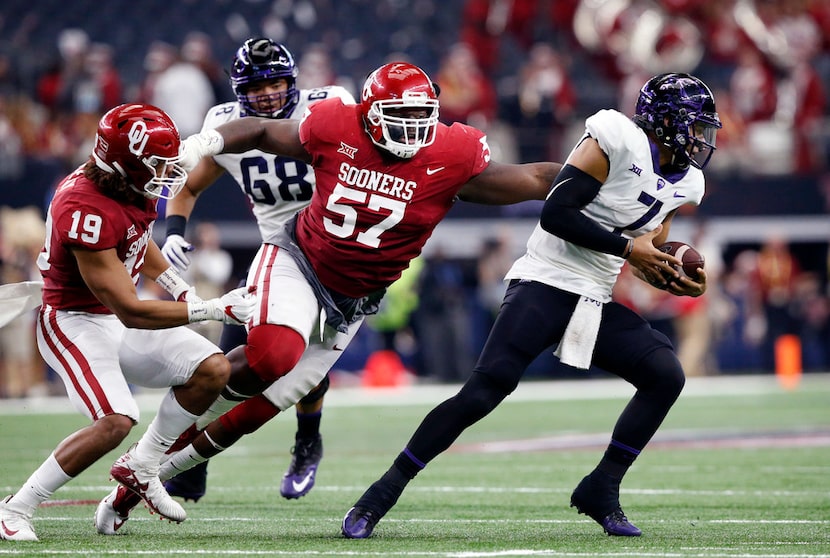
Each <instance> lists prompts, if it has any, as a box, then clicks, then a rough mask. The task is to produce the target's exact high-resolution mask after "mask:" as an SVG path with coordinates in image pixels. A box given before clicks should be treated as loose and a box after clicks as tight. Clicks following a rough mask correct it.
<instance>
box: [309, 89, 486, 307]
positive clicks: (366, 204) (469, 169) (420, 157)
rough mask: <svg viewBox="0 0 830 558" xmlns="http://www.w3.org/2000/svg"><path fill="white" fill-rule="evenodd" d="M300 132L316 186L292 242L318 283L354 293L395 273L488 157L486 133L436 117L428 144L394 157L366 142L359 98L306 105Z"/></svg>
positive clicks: (388, 280)
mask: <svg viewBox="0 0 830 558" xmlns="http://www.w3.org/2000/svg"><path fill="white" fill-rule="evenodd" d="M300 138H301V140H302V142H303V144H304V145H305V148H306V149H307V150H308V152H309V153H311V155H312V166H313V167H314V169H315V172H316V175H317V192H316V193H315V195H314V197H313V198H312V201H311V205H309V206H308V207H307V208H305V209H304V210H303V211H301V212H300V214H299V218H298V220H297V241H298V242H299V244H300V247H301V248H302V250H303V252H304V253H305V255H306V257H307V258H308V260H309V261H310V262H311V265H312V266H313V267H314V270H315V272H316V273H317V276H318V277H319V279H320V281H321V282H322V283H323V285H325V286H326V287H327V288H329V289H331V290H333V291H335V292H338V293H341V294H344V295H347V296H350V297H354V298H358V297H362V296H366V295H367V294H369V293H372V292H375V291H377V290H379V289H382V288H384V287H387V286H388V285H390V284H391V283H392V282H393V281H395V280H396V279H397V278H398V277H400V274H401V272H402V271H403V270H404V269H406V268H407V267H408V266H409V262H410V261H411V260H412V259H413V258H415V257H417V256H418V255H419V254H420V253H421V249H422V248H423V246H424V244H425V243H426V241H427V240H428V239H429V237H430V235H431V234H432V231H433V230H434V229H435V226H436V225H437V224H438V223H439V222H440V221H441V219H442V218H443V217H444V216H445V215H446V213H447V212H448V211H449V210H450V208H451V207H452V205H453V203H454V201H455V199H456V194H457V193H458V191H459V190H460V189H461V187H462V186H463V185H464V184H465V183H466V182H467V181H469V180H470V179H471V178H472V177H474V176H476V175H477V174H479V173H480V172H481V171H482V170H484V169H485V168H486V167H487V165H488V164H489V161H490V151H489V147H488V145H487V139H486V137H485V136H484V134H483V133H481V132H480V131H478V130H476V129H475V128H471V127H469V126H465V125H462V124H454V125H453V126H451V127H448V126H445V125H443V124H439V125H438V131H437V135H436V139H435V142H434V143H433V144H432V145H430V146H429V147H425V148H422V149H421V150H420V151H419V152H418V154H417V155H415V157H414V158H412V159H408V160H401V159H395V158H393V157H391V156H389V155H386V154H383V153H382V152H381V151H380V150H379V149H378V148H377V147H375V146H374V144H373V143H372V142H371V140H370V139H369V137H368V135H367V134H366V132H365V130H364V128H363V123H362V120H361V116H360V111H359V108H358V105H344V104H342V103H341V102H340V100H339V99H332V100H326V101H321V102H319V103H316V104H314V105H313V106H312V107H311V108H310V109H309V110H307V111H306V113H305V115H304V117H303V121H302V123H301V124H300Z"/></svg>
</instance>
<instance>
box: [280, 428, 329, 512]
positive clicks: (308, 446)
mask: <svg viewBox="0 0 830 558" xmlns="http://www.w3.org/2000/svg"><path fill="white" fill-rule="evenodd" d="M291 453H293V454H294V457H292V458H291V465H289V466H288V470H287V471H286V472H285V474H284V475H283V476H282V481H281V482H280V494H281V495H282V497H283V498H287V499H289V500H294V499H296V498H302V497H303V496H305V495H306V494H308V492H309V491H310V490H311V489H312V488H313V487H314V479H315V477H316V476H317V466H318V465H320V460H321V459H323V438H322V437H321V436H319V435H318V436H316V437H314V438H296V439H295V444H294V447H293V448H291Z"/></svg>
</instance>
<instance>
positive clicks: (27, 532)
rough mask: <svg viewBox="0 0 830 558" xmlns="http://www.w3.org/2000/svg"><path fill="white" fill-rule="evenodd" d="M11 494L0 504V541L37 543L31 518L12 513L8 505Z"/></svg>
mask: <svg viewBox="0 0 830 558" xmlns="http://www.w3.org/2000/svg"><path fill="white" fill-rule="evenodd" d="M11 499H12V494H9V495H8V496H6V497H5V498H4V499H3V501H2V502H0V539H3V540H4V541H37V540H38V538H37V535H35V529H34V527H32V518H31V517H30V516H28V515H26V514H23V513H20V512H16V511H12V510H11V509H9V506H8V503H9V500H11Z"/></svg>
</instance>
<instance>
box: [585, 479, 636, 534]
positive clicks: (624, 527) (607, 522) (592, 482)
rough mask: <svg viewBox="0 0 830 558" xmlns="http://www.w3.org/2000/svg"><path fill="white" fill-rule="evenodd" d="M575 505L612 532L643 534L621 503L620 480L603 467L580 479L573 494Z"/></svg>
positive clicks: (607, 531) (609, 532)
mask: <svg viewBox="0 0 830 558" xmlns="http://www.w3.org/2000/svg"><path fill="white" fill-rule="evenodd" d="M571 507H572V508H576V511H578V512H579V513H584V514H585V515H587V516H588V517H590V518H591V519H593V520H594V521H596V522H597V523H599V524H600V526H601V527H602V528H603V530H604V531H605V532H606V533H608V534H609V535H614V536H617V537H639V536H640V535H641V534H642V531H640V529H638V528H637V527H636V526H635V525H633V524H632V523H631V522H630V521H628V518H627V517H626V516H625V514H624V513H623V511H622V508H621V507H620V485H619V481H617V480H614V479H612V478H611V477H609V476H608V475H606V474H605V473H602V472H600V471H594V472H592V473H591V474H590V475H588V476H586V477H585V478H583V479H582V480H581V481H580V483H579V484H578V485H577V487H576V488H575V489H574V491H573V494H571Z"/></svg>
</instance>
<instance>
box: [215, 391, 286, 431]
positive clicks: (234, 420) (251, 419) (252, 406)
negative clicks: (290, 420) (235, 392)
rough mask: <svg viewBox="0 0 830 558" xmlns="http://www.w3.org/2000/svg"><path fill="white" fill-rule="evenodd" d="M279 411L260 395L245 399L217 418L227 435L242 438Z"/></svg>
mask: <svg viewBox="0 0 830 558" xmlns="http://www.w3.org/2000/svg"><path fill="white" fill-rule="evenodd" d="M279 412H280V410H279V409H277V408H276V407H274V405H273V404H272V403H271V402H270V401H268V400H267V399H265V398H264V397H263V396H261V395H257V396H256V397H252V398H251V399H247V400H245V401H243V402H242V403H240V404H239V405H237V406H236V407H234V408H233V409H231V410H230V411H228V412H227V413H225V414H224V415H222V416H221V417H219V421H220V422H221V423H222V426H223V427H224V428H225V430H227V431H228V433H229V434H234V435H236V436H243V435H245V434H250V433H251V432H255V431H256V430H257V429H258V428H259V427H260V426H262V425H263V424H265V423H266V422H268V421H269V420H271V419H272V418H274V417H275V416H277V414H278V413H279Z"/></svg>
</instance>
